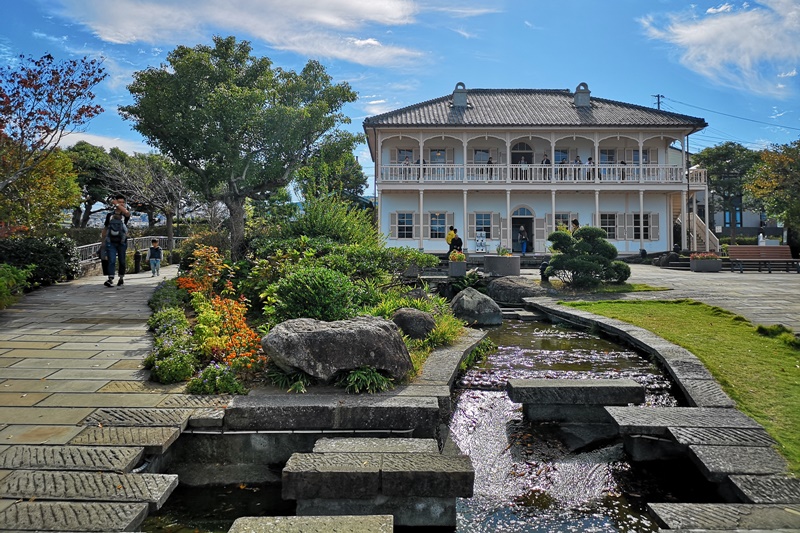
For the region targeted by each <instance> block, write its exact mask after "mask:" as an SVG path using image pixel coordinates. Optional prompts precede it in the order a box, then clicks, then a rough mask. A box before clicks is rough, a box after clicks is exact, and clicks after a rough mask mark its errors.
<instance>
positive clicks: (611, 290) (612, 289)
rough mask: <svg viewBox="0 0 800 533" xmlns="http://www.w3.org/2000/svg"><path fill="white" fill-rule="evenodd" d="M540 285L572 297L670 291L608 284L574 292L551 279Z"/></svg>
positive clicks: (631, 284) (642, 284)
mask: <svg viewBox="0 0 800 533" xmlns="http://www.w3.org/2000/svg"><path fill="white" fill-rule="evenodd" d="M539 284H540V285H542V286H543V287H551V288H553V289H555V290H557V291H559V292H563V293H565V294H569V295H572V296H575V295H581V294H616V293H623V292H653V291H668V290H670V288H669V287H654V286H652V285H647V284H646V283H606V284H603V285H600V286H599V287H596V288H594V289H580V290H573V289H570V288H569V287H568V286H567V285H566V284H565V283H564V282H563V281H561V280H560V279H555V278H553V279H550V280H549V281H547V282H545V283H542V282H539Z"/></svg>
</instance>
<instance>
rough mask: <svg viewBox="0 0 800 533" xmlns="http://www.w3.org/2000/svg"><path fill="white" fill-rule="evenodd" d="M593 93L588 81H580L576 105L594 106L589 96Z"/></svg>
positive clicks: (576, 93)
mask: <svg viewBox="0 0 800 533" xmlns="http://www.w3.org/2000/svg"><path fill="white" fill-rule="evenodd" d="M591 94H592V93H591V92H590V91H589V86H588V85H587V84H586V82H581V83H579V84H578V87H577V88H576V89H575V107H592V102H591V99H590V98H589V95H591Z"/></svg>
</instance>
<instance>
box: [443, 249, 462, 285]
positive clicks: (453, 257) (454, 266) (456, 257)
mask: <svg viewBox="0 0 800 533" xmlns="http://www.w3.org/2000/svg"><path fill="white" fill-rule="evenodd" d="M448 259H449V260H450V262H449V263H448V264H447V275H448V276H451V277H454V278H456V277H462V276H466V275H467V256H466V255H465V254H464V252H459V251H458V250H453V251H452V252H450V256H449V257H448Z"/></svg>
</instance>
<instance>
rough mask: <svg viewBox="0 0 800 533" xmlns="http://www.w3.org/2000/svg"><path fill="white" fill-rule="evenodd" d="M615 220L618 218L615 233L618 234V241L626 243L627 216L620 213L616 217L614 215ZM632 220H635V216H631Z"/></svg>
mask: <svg viewBox="0 0 800 533" xmlns="http://www.w3.org/2000/svg"><path fill="white" fill-rule="evenodd" d="M614 218H616V224H615V226H616V228H615V231H616V232H617V240H618V241H624V240H625V216H624V215H622V214H620V213H617V214H616V215H614ZM631 218H633V215H631Z"/></svg>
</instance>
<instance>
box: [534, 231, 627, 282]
mask: <svg viewBox="0 0 800 533" xmlns="http://www.w3.org/2000/svg"><path fill="white" fill-rule="evenodd" d="M547 239H548V240H549V241H550V242H551V243H552V249H553V251H554V252H555V254H554V255H553V257H552V259H550V265H549V266H548V267H547V270H545V275H547V276H549V277H557V278H558V279H560V280H561V281H562V282H564V283H565V284H566V285H569V286H570V287H571V288H574V289H590V288H593V287H596V286H598V285H600V283H602V282H603V281H614V282H615V283H623V282H624V281H625V280H626V279H628V277H630V267H627V265H625V266H624V267H623V266H621V265H619V264H618V263H621V262H619V261H614V262H613V263H612V261H613V260H614V259H615V258H616V257H617V249H616V248H615V247H614V246H613V245H612V244H611V243H609V242H608V241H607V240H606V232H605V230H603V229H602V228H596V227H592V226H584V227H582V228H579V229H577V230H576V231H575V233H574V234H570V233H569V232H567V231H554V232H553V233H551V234H550V235H549V236H548V237H547ZM612 265H613V266H612ZM626 267H627V268H626Z"/></svg>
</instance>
